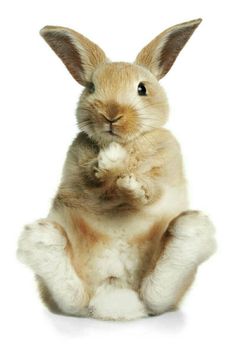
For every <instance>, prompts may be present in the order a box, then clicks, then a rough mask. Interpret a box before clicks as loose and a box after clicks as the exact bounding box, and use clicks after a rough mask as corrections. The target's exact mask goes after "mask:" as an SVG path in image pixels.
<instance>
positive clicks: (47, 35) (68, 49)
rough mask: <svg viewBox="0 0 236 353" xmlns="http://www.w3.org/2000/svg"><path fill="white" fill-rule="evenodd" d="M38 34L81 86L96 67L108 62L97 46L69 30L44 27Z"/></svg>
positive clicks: (86, 81) (87, 80)
mask: <svg viewBox="0 0 236 353" xmlns="http://www.w3.org/2000/svg"><path fill="white" fill-rule="evenodd" d="M40 34H41V36H42V37H43V38H44V39H45V40H46V42H47V43H48V44H49V45H50V47H51V48H52V49H53V50H54V52H55V53H56V54H57V55H58V56H59V58H60V59H61V60H62V61H63V63H64V64H65V65H66V67H67V69H68V70H69V72H70V73H71V75H72V76H73V77H74V79H75V80H76V81H77V82H79V83H80V84H81V85H83V86H86V84H87V83H88V82H89V81H90V79H91V75H92V73H93V71H94V70H95V69H96V67H97V66H98V65H100V64H102V63H104V62H106V61H108V59H107V58H106V55H105V53H104V52H103V50H102V49H101V48H99V46H98V45H96V44H95V43H93V42H92V41H91V40H89V39H88V38H86V37H84V36H83V35H82V34H80V33H78V32H75V31H73V30H72V29H70V28H66V27H58V26H46V27H44V28H42V29H41V31H40Z"/></svg>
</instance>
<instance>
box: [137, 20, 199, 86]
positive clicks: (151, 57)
mask: <svg viewBox="0 0 236 353" xmlns="http://www.w3.org/2000/svg"><path fill="white" fill-rule="evenodd" d="M201 21H202V20H201V19H200V18H199V19H197V20H193V21H188V22H184V23H180V24H178V25H175V26H173V27H170V28H168V29H166V30H165V31H164V32H162V33H161V34H159V35H158V36H157V37H156V38H154V39H153V40H152V41H151V42H150V43H149V44H148V45H147V46H146V47H144V48H143V49H142V50H141V52H140V53H139V54H138V56H137V58H136V60H135V63H136V64H138V65H142V66H144V67H146V68H147V69H149V70H150V71H151V72H152V73H153V74H154V75H155V76H156V78H157V79H158V80H160V79H161V78H162V77H164V76H165V75H166V74H167V72H168V71H169V70H170V68H171V66H172V65H173V64H174V62H175V60H176V58H177V56H178V55H179V53H180V51H181V50H182V49H183V47H184V46H185V44H186V43H187V41H188V40H189V38H190V37H191V35H192V34H193V32H194V31H195V29H196V28H197V27H198V25H199V24H200V23H201Z"/></svg>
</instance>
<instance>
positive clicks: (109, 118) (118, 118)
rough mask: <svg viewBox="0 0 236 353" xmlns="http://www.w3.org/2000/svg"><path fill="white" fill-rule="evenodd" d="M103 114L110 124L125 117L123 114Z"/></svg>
mask: <svg viewBox="0 0 236 353" xmlns="http://www.w3.org/2000/svg"><path fill="white" fill-rule="evenodd" d="M102 116H103V118H104V119H105V120H106V121H107V122H108V123H109V124H113V123H115V122H117V121H118V120H120V119H121V118H122V117H123V115H118V116H115V117H107V116H105V115H104V114H103V115H102Z"/></svg>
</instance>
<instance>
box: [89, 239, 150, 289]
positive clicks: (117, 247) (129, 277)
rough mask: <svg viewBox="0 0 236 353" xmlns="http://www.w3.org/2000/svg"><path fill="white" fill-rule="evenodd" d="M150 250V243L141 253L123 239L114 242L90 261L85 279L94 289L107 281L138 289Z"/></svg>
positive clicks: (136, 247)
mask: <svg viewBox="0 0 236 353" xmlns="http://www.w3.org/2000/svg"><path fill="white" fill-rule="evenodd" d="M150 250H151V246H150V243H149V244H144V245H143V248H142V251H140V248H139V247H138V246H136V245H131V244H129V243H127V242H126V241H124V240H122V239H119V240H118V239H117V240H116V241H112V242H110V243H109V244H107V245H106V246H104V247H103V248H102V249H100V251H99V252H98V253H97V254H95V256H94V257H93V258H91V259H89V261H88V262H87V264H86V269H85V272H86V276H85V278H86V279H87V281H88V283H89V284H90V285H91V286H92V287H94V289H95V288H96V287H97V286H99V285H101V284H102V283H104V282H105V281H107V282H112V283H116V284H117V285H118V286H120V287H127V286H128V287H131V288H133V289H138V287H139V283H140V278H141V277H142V273H143V271H144V268H145V264H146V263H147V259H148V258H149V256H148V254H150Z"/></svg>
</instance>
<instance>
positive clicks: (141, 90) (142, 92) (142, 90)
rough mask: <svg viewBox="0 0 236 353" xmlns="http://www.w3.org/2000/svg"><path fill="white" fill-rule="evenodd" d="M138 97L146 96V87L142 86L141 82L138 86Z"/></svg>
mask: <svg viewBox="0 0 236 353" xmlns="http://www.w3.org/2000/svg"><path fill="white" fill-rule="evenodd" d="M138 95H139V96H146V95H147V90H146V87H145V86H144V83H142V82H140V83H139V85H138Z"/></svg>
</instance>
